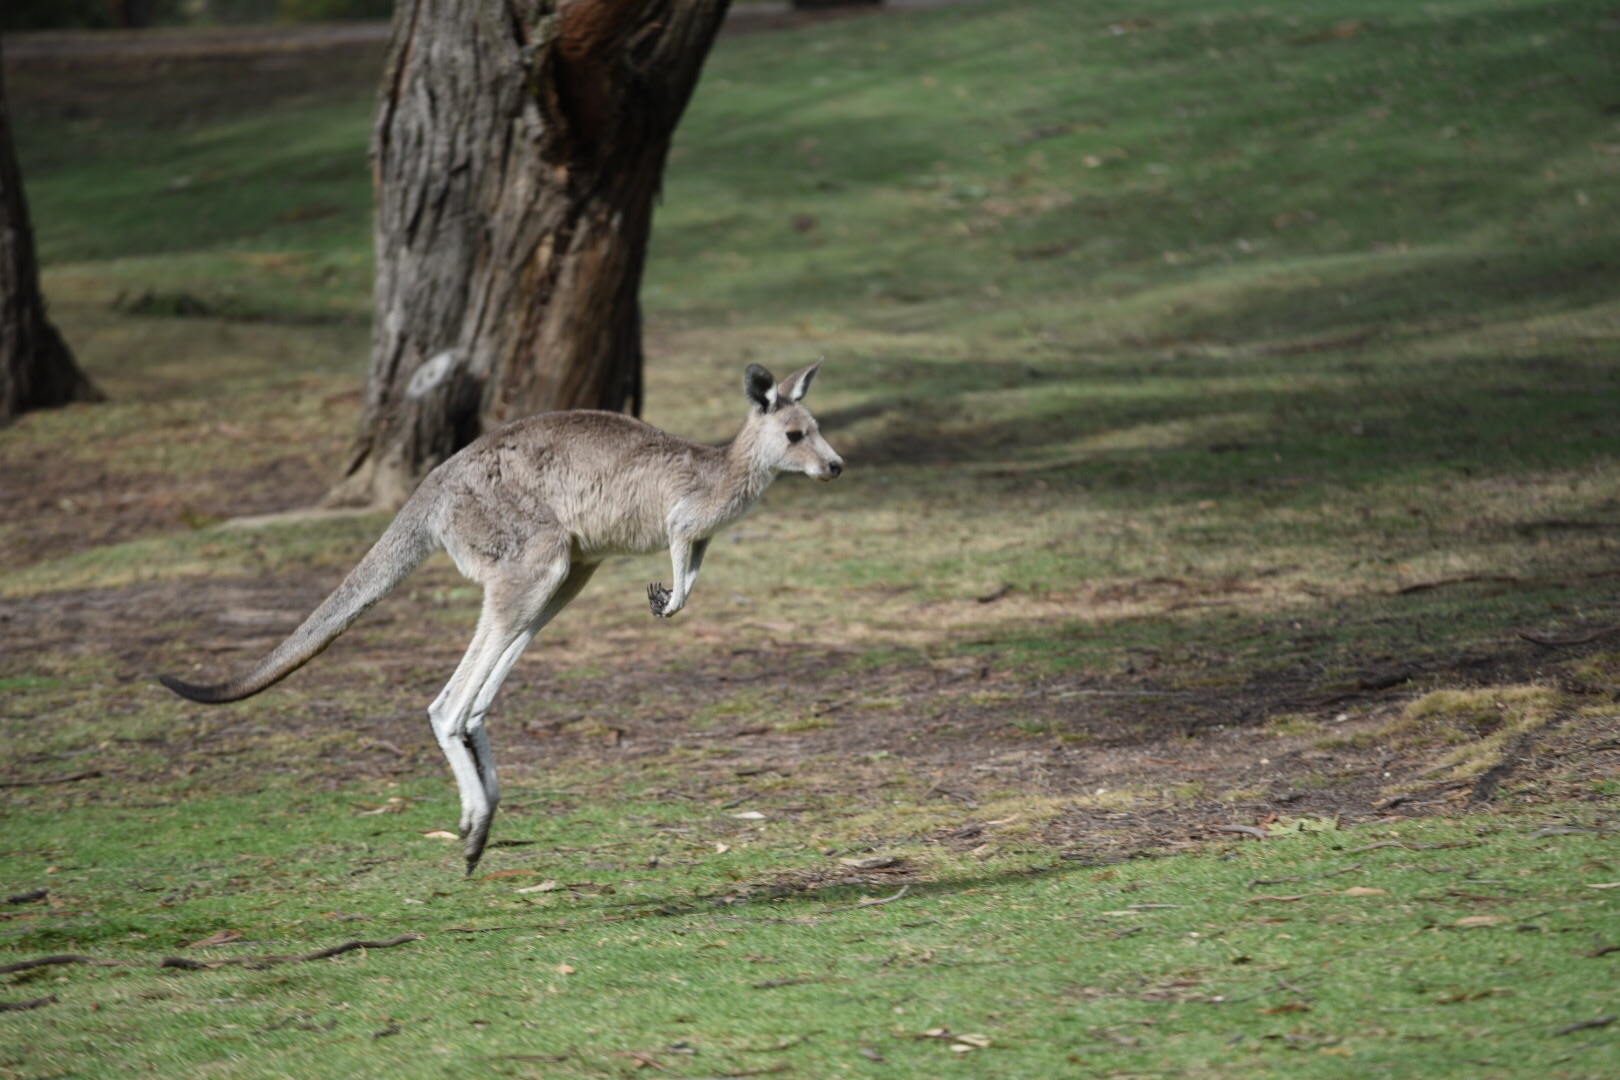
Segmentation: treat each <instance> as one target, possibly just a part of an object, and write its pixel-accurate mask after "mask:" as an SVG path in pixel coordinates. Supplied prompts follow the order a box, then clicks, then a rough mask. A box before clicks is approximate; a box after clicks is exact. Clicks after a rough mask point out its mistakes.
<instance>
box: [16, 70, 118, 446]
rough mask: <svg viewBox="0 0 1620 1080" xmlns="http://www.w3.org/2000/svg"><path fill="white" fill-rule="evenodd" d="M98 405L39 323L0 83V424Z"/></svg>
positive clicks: (50, 331) (40, 300)
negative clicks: (60, 408)
mask: <svg viewBox="0 0 1620 1080" xmlns="http://www.w3.org/2000/svg"><path fill="white" fill-rule="evenodd" d="M99 400H101V393H100V392H99V391H98V390H97V389H96V388H95V386H94V385H93V384H92V383H91V382H90V380H89V379H88V378H86V377H85V375H84V373H83V372H82V371H80V370H79V366H78V365H77V364H75V363H74V362H73V353H72V351H71V350H70V349H69V348H68V347H67V343H66V342H65V341H63V340H62V336H61V335H60V334H58V333H57V332H56V327H54V326H52V325H51V323H50V320H49V319H47V318H46V317H45V297H44V296H43V295H42V294H41V293H40V291H39V265H38V263H37V262H36V260H35V257H34V229H33V226H32V225H30V224H29V221H28V200H27V199H26V198H25V197H24V195H23V186H22V173H21V171H20V170H19V169H18V168H17V153H16V150H15V149H14V148H13V146H12V142H11V110H10V109H9V108H7V106H6V88H5V82H4V80H3V79H0V424H3V423H5V422H7V421H8V420H10V419H12V418H13V417H15V416H17V415H18V414H20V413H24V412H27V411H28V410H29V409H43V408H48V407H50V406H52V405H65V404H67V403H68V402H70V401H99Z"/></svg>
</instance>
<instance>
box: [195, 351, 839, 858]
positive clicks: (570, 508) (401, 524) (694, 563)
mask: <svg viewBox="0 0 1620 1080" xmlns="http://www.w3.org/2000/svg"><path fill="white" fill-rule="evenodd" d="M820 366H821V364H820V362H819V361H818V362H817V363H815V364H812V365H811V366H810V367H808V368H805V369H804V370H802V371H798V372H795V373H794V374H792V375H790V376H788V377H787V378H786V379H783V380H782V381H781V382H780V383H777V384H775V385H774V386H772V385H770V382H772V381H774V380H770V377H769V373H768V372H765V371H764V369H762V368H758V365H750V368H749V372H748V377H747V379H746V380H745V389H746V390H747V391H748V394H749V397H750V399H751V400H752V401H754V403H755V405H756V407H755V408H753V409H751V410H750V411H749V414H748V417H747V419H746V420H745V421H744V423H743V427H742V430H741V431H740V432H738V434H737V437H736V438H735V439H733V440H732V441H731V442H730V443H729V444H727V445H726V446H720V447H716V446H707V445H704V444H702V443H697V442H693V441H692V440H690V439H685V438H682V437H680V436H678V435H671V434H670V433H668V432H665V431H660V430H659V429H657V428H655V427H653V426H651V425H650V424H645V423H642V422H641V421H640V420H636V419H633V418H631V417H628V416H623V415H621V414H619V413H606V412H588V411H577V412H557V413H543V414H541V415H539V416H531V417H528V418H527V419H524V420H519V421H517V422H515V423H512V424H509V425H507V426H506V427H503V428H501V429H499V430H498V431H493V432H491V433H490V434H488V435H485V436H483V437H482V438H480V439H478V440H477V441H475V442H473V443H472V444H471V445H470V446H468V447H467V448H466V449H464V450H462V451H461V452H460V453H458V454H456V455H455V456H453V457H451V458H450V459H449V460H448V461H446V462H445V463H444V464H443V465H440V466H439V467H438V468H437V469H435V470H434V471H433V472H432V473H430V474H428V476H427V478H426V479H424V480H423V481H422V483H421V485H420V486H418V488H417V489H416V492H415V493H414V494H413V495H412V496H411V497H410V499H409V500H408V501H407V502H406V503H405V506H404V508H403V509H401V510H400V512H399V515H398V516H397V517H396V518H395V519H394V521H393V524H391V525H390V526H389V527H388V529H387V531H386V532H384V533H383V535H382V538H381V539H379V540H378V541H377V543H376V545H375V546H374V547H373V548H372V549H371V550H370V551H369V552H368V553H367V554H366V555H365V557H364V558H362V559H361V560H360V562H359V564H358V565H356V566H355V568H354V570H352V571H351V572H350V573H349V575H348V577H346V578H344V580H343V583H342V584H341V585H339V586H338V587H337V589H336V590H335V591H334V592H333V593H332V595H331V596H329V597H327V599H326V600H325V601H324V602H323V603H322V604H321V605H320V607H318V608H316V609H315V611H314V612H313V613H312V614H311V615H310V616H309V618H308V619H306V620H305V621H304V623H303V625H302V626H300V627H299V628H298V629H297V630H295V631H294V632H293V633H292V635H291V636H290V637H288V638H287V640H286V641H284V642H282V643H281V645H279V646H278V647H277V648H276V649H275V650H274V651H273V652H271V653H270V655H269V656H267V657H265V658H264V660H262V661H260V663H259V664H258V665H256V666H255V667H254V668H253V670H251V671H249V672H248V673H246V674H245V675H242V676H240V677H238V678H235V679H231V680H229V681H227V682H223V683H219V684H216V685H211V686H196V685H192V684H190V683H185V682H182V681H180V680H179V679H176V678H173V677H171V676H167V675H165V676H163V684H164V685H165V686H167V687H169V689H171V690H173V691H175V692H176V693H178V694H181V695H183V696H184V697H187V698H190V699H191V700H193V701H200V702H204V703H207V704H219V703H223V702H228V701H238V700H240V699H242V698H245V697H250V696H251V695H253V694H257V693H258V692H259V691H261V690H264V689H265V688H267V687H269V686H271V685H273V684H275V683H276V682H279V681H280V680H282V679H284V678H286V677H287V676H288V675H290V674H292V673H293V672H294V671H296V670H298V669H299V668H300V667H302V666H303V665H304V664H307V663H308V662H309V661H310V660H312V659H314V658H315V657H316V656H318V655H319V654H320V653H321V651H322V650H324V649H325V648H326V647H327V646H328V645H330V644H331V643H332V641H333V640H334V639H335V638H337V636H338V635H339V634H341V633H343V631H344V630H346V629H348V627H349V626H350V624H352V623H353V622H354V621H355V620H356V619H357V618H359V617H360V616H361V615H362V614H363V613H364V612H365V611H366V610H367V609H369V608H370V607H371V606H372V605H374V604H376V603H377V601H379V600H381V599H382V598H383V597H384V596H386V595H387V594H388V593H389V592H390V591H392V590H393V588H394V587H395V586H396V585H398V584H399V583H400V581H402V580H403V579H404V578H405V576H406V575H407V574H409V573H410V572H411V571H412V570H413V569H415V568H416V566H417V565H418V564H419V563H421V562H422V560H423V559H425V558H427V557H428V556H429V555H430V554H432V553H433V552H434V551H436V550H438V549H439V548H441V547H442V548H444V549H445V550H446V551H447V552H448V553H449V555H450V557H451V559H453V560H454V561H455V564H456V566H457V567H458V568H459V569H460V570H461V572H462V573H463V574H465V575H466V576H467V577H469V578H471V579H472V580H473V581H476V582H479V583H480V584H482V585H483V586H484V606H483V611H482V613H481V615H480V616H479V620H478V628H477V630H476V631H474V633H473V639H472V643H471V644H470V645H469V646H468V647H467V652H466V655H465V656H464V657H463V658H462V660H461V663H460V665H459V666H458V667H457V668H456V671H455V674H454V675H452V676H451V678H450V681H449V683H447V684H446V685H445V688H444V690H443V691H442V692H441V693H440V694H439V697H438V699H437V700H435V701H434V702H433V704H432V705H431V706H429V708H428V716H429V718H430V719H431V720H432V723H433V731H434V734H435V735H436V736H437V738H438V741H439V746H440V748H441V749H442V750H443V751H444V754H445V757H446V758H447V759H448V760H449V762H450V768H451V770H452V772H454V774H455V777H456V784H457V787H458V788H459V789H460V791H461V835H462V838H463V840H464V842H465V848H464V851H465V854H466V857H467V872H468V873H471V872H472V870H473V868H474V867H475V866H477V865H478V860H479V858H480V857H481V856H482V854H483V850H484V845H485V843H486V842H487V840H488V838H489V827H490V821H491V818H492V817H493V815H494V812H495V807H496V804H497V803H498V802H499V801H500V786H499V783H498V780H497V778H496V773H495V760H494V757H493V756H492V754H491V752H490V746H489V735H488V732H487V731H486V730H485V726H484V716H485V714H486V713H487V712H488V711H489V707H490V704H491V703H492V702H493V701H494V699H495V694H496V692H497V691H498V690H499V689H500V686H501V683H502V681H503V680H505V678H506V676H507V674H508V673H509V672H510V671H511V669H512V665H513V664H515V663H516V662H517V659H518V657H519V656H520V655H522V653H523V650H524V649H525V648H526V647H527V646H528V644H529V642H530V641H532V640H533V639H534V636H535V634H537V633H538V632H539V631H540V629H541V628H542V627H544V626H545V625H546V624H547V623H548V622H550V621H551V620H552V619H553V618H555V617H556V615H557V613H558V612H559V611H561V610H562V609H563V608H564V607H566V606H567V605H568V603H569V602H570V601H572V600H573V599H574V597H576V596H577V595H579V591H580V590H581V589H582V588H584V586H585V583H586V582H587V581H589V580H590V577H591V575H592V574H593V573H595V571H596V568H597V566H598V565H600V563H601V562H602V560H603V559H606V558H608V557H610V556H614V555H644V554H648V553H651V552H654V551H658V550H660V549H667V550H668V551H669V553H670V562H671V566H672V569H673V571H674V575H675V577H674V585H673V586H672V587H671V588H667V589H666V588H665V587H664V586H663V585H662V584H655V585H652V586H650V587H649V588H648V600H649V603H650V605H651V608H652V613H653V614H654V615H655V616H657V617H659V618H669V617H671V616H673V615H674V614H676V612H678V611H680V610H681V608H682V607H684V606H685V605H686V600H687V597H688V596H689V595H690V593H691V590H692V586H693V584H694V583H695V582H696V581H697V575H698V570H699V569H700V568H701V567H702V564H703V556H704V553H705V552H706V550H707V548H708V544H709V539H710V538H711V537H713V536H714V534H715V533H717V532H719V531H720V530H721V529H723V528H725V527H726V526H727V525H729V524H731V523H732V522H733V521H735V520H737V519H738V518H740V517H741V516H742V515H743V514H745V513H747V512H748V510H749V509H750V508H751V507H752V506H753V505H754V503H756V502H758V501H759V498H760V496H761V495H763V494H764V493H765V489H766V488H768V487H769V486H770V485H771V482H772V481H773V480H774V479H775V478H776V475H777V474H778V473H780V472H798V473H804V474H806V475H809V476H813V477H815V478H817V479H819V480H831V479H833V478H834V477H836V476H838V475H839V473H840V472H842V471H843V465H844V463H843V460H842V459H841V458H840V457H839V456H838V454H837V453H835V452H834V451H833V449H832V447H830V446H828V445H827V442H826V440H825V439H823V438H822V437H821V433H820V431H819V429H818V428H817V425H816V420H815V417H813V416H812V415H810V412H809V410H808V409H806V408H804V406H803V405H801V404H800V402H801V401H802V399H803V397H804V395H805V393H806V391H807V390H808V389H809V387H810V382H811V380H812V379H813V378H814V377H815V374H816V371H817V370H818V369H819V368H820ZM756 369H757V370H758V373H759V374H758V376H756V374H755V371H756ZM759 376H764V378H760V377H759ZM767 380H769V381H767ZM761 384H763V386H764V387H765V388H766V389H768V393H767V392H766V390H765V389H760V386H761ZM761 398H765V399H768V404H767V403H765V402H762V401H761V400H760V399H761ZM790 433H791V434H795V435H796V436H797V438H796V439H793V440H790V438H789V435H790Z"/></svg>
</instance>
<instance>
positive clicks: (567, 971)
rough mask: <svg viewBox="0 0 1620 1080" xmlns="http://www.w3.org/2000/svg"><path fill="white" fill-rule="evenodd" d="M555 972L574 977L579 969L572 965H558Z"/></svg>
mask: <svg viewBox="0 0 1620 1080" xmlns="http://www.w3.org/2000/svg"><path fill="white" fill-rule="evenodd" d="M555 970H556V972H557V974H559V975H572V974H573V973H574V972H575V970H577V969H575V968H574V967H573V966H572V965H571V964H558V965H557V967H556V968H555Z"/></svg>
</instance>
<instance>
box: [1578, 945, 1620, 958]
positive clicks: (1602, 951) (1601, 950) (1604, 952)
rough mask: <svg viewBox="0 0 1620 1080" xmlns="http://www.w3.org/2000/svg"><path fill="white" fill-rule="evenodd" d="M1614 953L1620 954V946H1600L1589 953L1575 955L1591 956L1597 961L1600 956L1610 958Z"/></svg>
mask: <svg viewBox="0 0 1620 1080" xmlns="http://www.w3.org/2000/svg"><path fill="white" fill-rule="evenodd" d="M1612 952H1620V945H1599V946H1598V947H1597V948H1595V949H1592V950H1591V951H1589V952H1578V953H1576V954H1575V955H1576V956H1590V957H1592V958H1593V959H1596V958H1598V957H1600V956H1608V955H1609V954H1610V953H1612Z"/></svg>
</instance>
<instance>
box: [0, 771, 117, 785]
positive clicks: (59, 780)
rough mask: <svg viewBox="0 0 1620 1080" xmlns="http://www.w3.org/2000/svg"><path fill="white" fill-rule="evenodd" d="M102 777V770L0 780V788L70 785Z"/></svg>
mask: <svg viewBox="0 0 1620 1080" xmlns="http://www.w3.org/2000/svg"><path fill="white" fill-rule="evenodd" d="M100 775H101V770H100V769H88V770H86V771H85V772H76V773H69V774H68V775H66V776H47V777H44V778H43V779H40V780H0V788H14V787H42V786H44V785H45V784H68V783H72V782H73V781H74V780H91V779H94V778H95V777H97V776H100Z"/></svg>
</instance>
